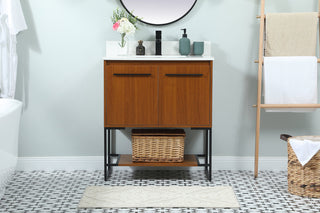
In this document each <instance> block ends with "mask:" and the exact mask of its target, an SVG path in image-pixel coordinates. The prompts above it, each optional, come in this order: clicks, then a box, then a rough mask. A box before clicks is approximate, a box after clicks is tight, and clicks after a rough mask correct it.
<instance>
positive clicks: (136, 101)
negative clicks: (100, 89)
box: [104, 62, 158, 127]
mask: <svg viewBox="0 0 320 213" xmlns="http://www.w3.org/2000/svg"><path fill="white" fill-rule="evenodd" d="M157 75H158V72H157V67H156V66H154V65H152V64H150V63H147V64H144V63H139V64H138V63H134V62H131V63H129V62H128V63H125V62H122V63H121V62H114V63H110V64H108V63H106V64H105V80H104V81H105V82H104V83H105V98H106V100H105V106H106V113H105V114H106V115H105V116H106V117H105V126H108V127H130V126H132V127H135V126H155V125H158V94H157V93H158V80H157V79H158V76H157Z"/></svg>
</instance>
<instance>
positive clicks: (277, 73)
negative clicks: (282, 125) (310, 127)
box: [263, 56, 318, 112]
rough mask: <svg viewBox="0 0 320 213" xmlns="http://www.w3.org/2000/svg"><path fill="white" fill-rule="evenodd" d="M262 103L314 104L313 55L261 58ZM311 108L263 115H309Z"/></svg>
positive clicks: (314, 70)
mask: <svg viewBox="0 0 320 213" xmlns="http://www.w3.org/2000/svg"><path fill="white" fill-rule="evenodd" d="M263 73H264V76H263V77H264V79H263V81H264V95H265V97H264V102H265V104H316V103H318V95H317V79H318V75H317V58H316V57H315V56H288V57H287V56H286V57H264V72H263ZM314 110H315V109H299V108H290V109H267V110H266V111H267V112H310V111H314Z"/></svg>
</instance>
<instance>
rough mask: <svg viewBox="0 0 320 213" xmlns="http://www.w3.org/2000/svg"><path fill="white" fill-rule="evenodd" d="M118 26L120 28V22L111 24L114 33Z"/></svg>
mask: <svg viewBox="0 0 320 213" xmlns="http://www.w3.org/2000/svg"><path fill="white" fill-rule="evenodd" d="M119 26H120V22H119V21H117V22H116V23H114V24H113V26H112V28H113V30H114V31H116V30H117V29H118V27H119Z"/></svg>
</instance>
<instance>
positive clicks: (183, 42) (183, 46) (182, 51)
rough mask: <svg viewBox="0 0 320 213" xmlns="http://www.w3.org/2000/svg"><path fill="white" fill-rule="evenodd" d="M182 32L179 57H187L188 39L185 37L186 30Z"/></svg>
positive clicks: (188, 51) (188, 52) (188, 50)
mask: <svg viewBox="0 0 320 213" xmlns="http://www.w3.org/2000/svg"><path fill="white" fill-rule="evenodd" d="M181 30H183V35H182V38H181V39H180V40H179V52H180V54H181V55H189V54H190V49H191V48H190V39H188V37H187V29H181Z"/></svg>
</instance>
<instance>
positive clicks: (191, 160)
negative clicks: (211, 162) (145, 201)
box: [118, 155, 198, 167]
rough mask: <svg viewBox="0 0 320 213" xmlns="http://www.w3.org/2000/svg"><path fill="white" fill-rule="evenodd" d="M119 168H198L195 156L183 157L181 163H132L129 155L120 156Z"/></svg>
mask: <svg viewBox="0 0 320 213" xmlns="http://www.w3.org/2000/svg"><path fill="white" fill-rule="evenodd" d="M118 165H119V166H155V167H159V166H175V167H184V166H198V162H197V158H196V156H195V155H185V156H184V161H183V162H181V163H177V162H175V163H158V162H157V163H144V162H137V163H133V162H132V156H131V155H120V160H119V164H118Z"/></svg>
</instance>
